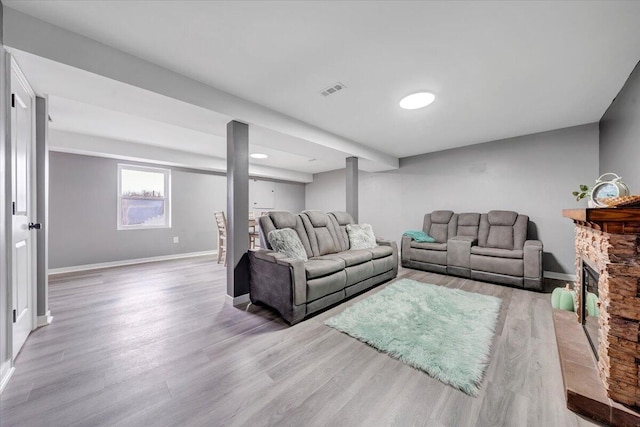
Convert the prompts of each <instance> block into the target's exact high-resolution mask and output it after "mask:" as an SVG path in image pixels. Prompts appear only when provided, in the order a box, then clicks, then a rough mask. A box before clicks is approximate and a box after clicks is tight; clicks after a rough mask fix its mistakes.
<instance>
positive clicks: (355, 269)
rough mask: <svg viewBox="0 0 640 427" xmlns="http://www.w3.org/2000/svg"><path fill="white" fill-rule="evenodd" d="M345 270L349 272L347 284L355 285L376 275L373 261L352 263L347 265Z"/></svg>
mask: <svg viewBox="0 0 640 427" xmlns="http://www.w3.org/2000/svg"><path fill="white" fill-rule="evenodd" d="M345 272H346V273H347V286H352V285H355V284H356V283H360V282H362V281H364V280H367V279H369V278H370V277H373V276H374V274H373V262H372V261H367V262H364V263H362V264H358V265H352V266H351V267H347V268H346V269H345Z"/></svg>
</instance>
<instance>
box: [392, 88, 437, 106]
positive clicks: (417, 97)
mask: <svg viewBox="0 0 640 427" xmlns="http://www.w3.org/2000/svg"><path fill="white" fill-rule="evenodd" d="M435 99H436V96H435V95H434V94H432V93H431V92H416V93H412V94H411V95H407V96H405V97H404V98H402V99H401V100H400V108H404V109H405V110H415V109H418V108H422V107H426V106H427V105H429V104H431V103H432V102H433V101H434V100H435Z"/></svg>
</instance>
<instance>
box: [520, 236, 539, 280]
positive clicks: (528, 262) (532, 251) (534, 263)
mask: <svg viewBox="0 0 640 427" xmlns="http://www.w3.org/2000/svg"><path fill="white" fill-rule="evenodd" d="M542 250H543V246H542V242H541V241H540V240H527V241H525V242H524V254H523V258H524V280H525V286H526V285H527V284H528V285H529V286H528V287H533V288H536V289H538V290H541V289H542Z"/></svg>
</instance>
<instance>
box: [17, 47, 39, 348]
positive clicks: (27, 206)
mask: <svg viewBox="0 0 640 427" xmlns="http://www.w3.org/2000/svg"><path fill="white" fill-rule="evenodd" d="M34 101H35V96H34V93H33V91H32V90H31V88H30V87H29V84H28V83H27V80H26V79H25V78H24V75H23V74H22V72H20V69H19V68H18V65H17V64H16V63H15V61H14V60H13V59H12V60H11V196H12V201H13V216H12V219H13V221H12V251H13V265H12V273H13V274H12V290H13V295H12V296H13V301H12V302H13V357H14V358H15V357H16V355H17V354H18V352H19V351H20V349H21V348H22V345H23V344H24V342H25V340H26V339H27V337H28V336H29V333H30V332H31V330H32V329H33V328H34V326H35V322H34V321H33V319H34V313H35V310H36V308H35V304H34V293H35V292H34V286H33V281H34V280H35V277H36V276H35V274H34V273H33V267H34V266H35V265H36V262H35V252H34V247H35V245H34V241H35V238H34V236H33V235H32V233H33V232H32V231H31V227H30V218H31V215H32V213H34V212H35V211H34V210H33V206H32V204H33V203H32V198H31V197H32V186H33V180H32V172H33V171H32V168H31V165H32V159H33V157H32V156H33V154H34V151H33V145H34V126H33V124H34V121H33V118H34V117H33V113H34V108H33V105H34Z"/></svg>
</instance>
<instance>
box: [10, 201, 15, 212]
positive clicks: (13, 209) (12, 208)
mask: <svg viewBox="0 0 640 427" xmlns="http://www.w3.org/2000/svg"><path fill="white" fill-rule="evenodd" d="M11 214H12V215H15V214H16V202H11Z"/></svg>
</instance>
